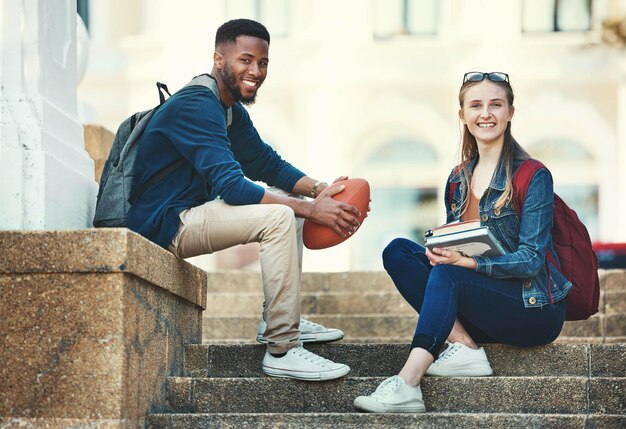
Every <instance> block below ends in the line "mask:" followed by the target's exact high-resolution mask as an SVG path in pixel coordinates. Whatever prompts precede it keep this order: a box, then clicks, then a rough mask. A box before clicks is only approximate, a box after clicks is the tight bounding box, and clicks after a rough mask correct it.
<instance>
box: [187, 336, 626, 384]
mask: <svg viewBox="0 0 626 429" xmlns="http://www.w3.org/2000/svg"><path fill="white" fill-rule="evenodd" d="M484 347H485V350H486V353H487V356H488V357H489V362H490V363H491V367H492V368H493V370H494V375H496V376H529V375H532V376H581V377H582V376H589V377H624V376H626V374H625V372H626V371H625V368H624V362H626V344H594V345H590V344H548V345H546V346H542V347H526V348H519V347H512V346H506V345H503V344H486V345H485V346H484ZM306 349H307V350H310V351H312V352H314V353H316V354H319V355H320V356H323V357H325V358H327V359H331V360H333V361H336V362H341V363H345V364H346V365H349V366H350V368H351V369H352V371H351V372H350V376H353V377H373V376H384V377H388V376H391V375H394V374H397V373H398V371H399V370H400V368H402V365H403V364H404V362H405V360H406V358H407V356H408V352H409V345H408V344H349V343H348V344H342V343H341V342H337V343H330V344H308V345H306ZM264 354H265V346H264V345H262V344H258V345H226V344H212V345H207V344H193V345H188V346H186V347H185V363H184V373H185V374H186V375H189V376H193V377H209V376H210V377H231V378H232V377H264V375H263V373H262V372H261V361H262V359H263V355H264Z"/></svg>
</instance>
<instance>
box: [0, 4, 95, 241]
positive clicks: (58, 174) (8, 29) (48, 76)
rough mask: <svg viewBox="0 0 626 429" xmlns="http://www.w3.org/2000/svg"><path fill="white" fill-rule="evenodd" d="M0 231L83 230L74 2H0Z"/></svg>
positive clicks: (90, 197)
mask: <svg viewBox="0 0 626 429" xmlns="http://www.w3.org/2000/svg"><path fill="white" fill-rule="evenodd" d="M0 35H1V36H0V43H1V49H0V230H2V229H5V230H6V229H16V230H20V229H28V230H32V229H47V230H49V229H73V228H83V227H86V226H90V225H91V220H92V218H93V210H94V205H95V195H96V192H97V186H96V182H95V181H94V177H93V168H94V167H93V161H92V160H91V159H90V158H89V156H88V155H87V153H86V152H85V150H84V148H83V129H82V126H81V124H80V123H79V122H78V120H77V100H76V2H75V1H74V0H21V1H20V0H2V1H0Z"/></svg>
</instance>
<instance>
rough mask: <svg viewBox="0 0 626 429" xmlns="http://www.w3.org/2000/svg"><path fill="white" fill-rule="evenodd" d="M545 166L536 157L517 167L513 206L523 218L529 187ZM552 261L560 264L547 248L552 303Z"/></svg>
mask: <svg viewBox="0 0 626 429" xmlns="http://www.w3.org/2000/svg"><path fill="white" fill-rule="evenodd" d="M542 168H545V165H543V164H542V163H541V162H539V161H537V160H536V159H527V160H524V161H523V162H522V164H521V165H520V166H519V167H518V168H517V171H516V172H515V176H514V177H513V206H515V211H516V212H517V217H518V218H519V219H520V222H521V219H522V207H524V201H525V200H526V194H527V193H528V187H529V186H530V181H531V180H532V178H533V176H534V175H535V173H536V172H537V171H539V170H540V169H542ZM548 262H550V263H551V264H552V265H554V266H555V267H557V266H559V264H558V263H557V262H556V259H555V258H554V255H553V254H552V252H550V251H549V250H546V270H547V272H548V295H549V297H550V303H552V302H553V301H552V290H551V289H552V288H551V287H550V264H549V263H548Z"/></svg>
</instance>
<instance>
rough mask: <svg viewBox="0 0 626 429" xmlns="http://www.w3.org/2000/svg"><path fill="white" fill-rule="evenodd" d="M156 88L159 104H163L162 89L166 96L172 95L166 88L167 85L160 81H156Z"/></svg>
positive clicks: (163, 95)
mask: <svg viewBox="0 0 626 429" xmlns="http://www.w3.org/2000/svg"><path fill="white" fill-rule="evenodd" d="M156 86H157V89H158V90H159V104H163V103H165V94H163V91H165V92H166V93H167V95H168V96H170V97H171V96H172V94H171V93H170V90H169V89H167V85H166V84H164V83H161V82H157V83H156Z"/></svg>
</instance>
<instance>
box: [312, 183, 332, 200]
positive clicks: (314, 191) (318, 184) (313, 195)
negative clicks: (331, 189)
mask: <svg viewBox="0 0 626 429" xmlns="http://www.w3.org/2000/svg"><path fill="white" fill-rule="evenodd" d="M320 185H326V186H328V183H326V182H315V185H313V188H312V189H311V198H316V197H317V194H318V193H319V192H318V191H317V190H318V188H319V187H320Z"/></svg>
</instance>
